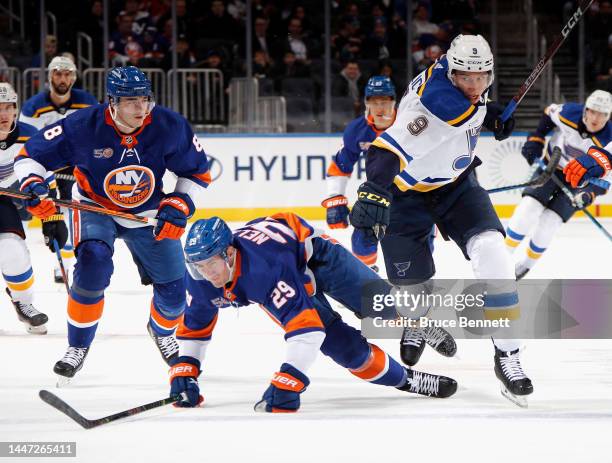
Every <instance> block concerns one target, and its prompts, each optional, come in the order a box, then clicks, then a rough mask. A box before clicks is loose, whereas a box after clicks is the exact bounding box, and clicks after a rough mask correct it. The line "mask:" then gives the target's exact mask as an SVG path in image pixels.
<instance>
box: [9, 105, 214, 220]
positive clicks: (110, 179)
mask: <svg viewBox="0 0 612 463" xmlns="http://www.w3.org/2000/svg"><path fill="white" fill-rule="evenodd" d="M66 166H74V176H75V177H76V185H75V187H74V189H73V198H74V199H77V200H87V201H92V202H94V203H97V204H99V205H100V206H103V207H106V208H107V209H112V210H117V211H127V212H130V213H133V214H138V213H140V214H141V215H145V216H148V217H154V216H155V213H156V210H157V208H158V206H159V203H160V201H161V199H162V198H163V195H164V192H163V190H162V188H163V185H162V177H163V175H164V173H165V172H166V170H170V171H171V172H174V173H175V174H176V175H177V176H178V180H177V184H176V188H175V191H177V192H181V193H185V194H188V195H190V196H191V197H192V199H193V200H194V201H195V199H196V197H197V195H198V193H199V192H200V190H201V189H202V188H206V187H207V186H208V184H209V183H210V173H209V171H208V161H207V158H206V154H205V152H204V148H203V147H202V145H201V144H200V142H199V141H198V139H197V137H196V136H195V135H194V134H193V131H192V130H191V127H190V126H189V123H188V122H187V120H185V118H184V117H182V116H181V115H179V114H177V113H175V112H173V111H170V110H169V109H166V108H163V107H161V106H155V107H154V108H153V110H152V111H151V113H150V114H149V115H148V116H147V117H146V118H145V120H144V123H143V125H142V127H140V128H139V129H138V130H136V131H135V132H133V133H131V134H129V135H125V134H122V133H121V132H120V131H119V130H118V129H117V128H116V126H115V124H114V122H113V120H112V118H111V115H110V112H109V108H108V105H107V104H104V105H96V106H91V107H89V108H85V109H82V110H80V111H78V112H76V113H75V114H72V115H71V116H70V117H67V118H65V119H62V120H61V121H59V122H57V123H56V124H53V125H51V126H49V127H46V128H45V129H43V130H41V131H40V132H38V133H37V134H36V135H35V136H33V137H32V138H30V139H29V140H28V141H27V142H26V144H25V146H24V147H23V148H22V150H21V152H20V154H19V155H18V157H17V159H16V161H15V172H16V174H17V177H18V178H19V179H20V180H23V179H24V178H25V177H27V176H28V175H30V174H37V175H41V176H42V175H43V173H44V171H47V170H53V171H56V170H58V169H61V168H63V167H66ZM115 220H117V222H118V223H120V224H121V225H124V226H128V227H134V226H140V224H135V223H134V222H128V221H126V220H124V219H119V218H115Z"/></svg>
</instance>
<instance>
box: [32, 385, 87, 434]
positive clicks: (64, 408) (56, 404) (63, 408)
mask: <svg viewBox="0 0 612 463" xmlns="http://www.w3.org/2000/svg"><path fill="white" fill-rule="evenodd" d="M38 396H39V397H40V398H41V399H42V401H43V402H46V403H48V404H49V405H51V406H52V407H53V408H55V409H56V410H59V411H60V412H62V413H63V414H64V415H66V416H67V417H68V418H70V419H72V420H73V421H76V422H77V423H78V424H80V425H81V426H82V427H83V428H85V429H90V428H92V427H93V426H94V425H93V422H92V421H91V420H88V419H87V418H85V417H84V416H83V415H81V414H80V413H79V412H77V411H76V410H75V409H74V408H72V407H71V406H70V405H68V404H67V403H66V402H64V401H63V400H62V399H60V398H59V397H58V396H56V395H55V394H53V393H51V392H49V391H45V390H44V389H43V390H41V391H39V392H38Z"/></svg>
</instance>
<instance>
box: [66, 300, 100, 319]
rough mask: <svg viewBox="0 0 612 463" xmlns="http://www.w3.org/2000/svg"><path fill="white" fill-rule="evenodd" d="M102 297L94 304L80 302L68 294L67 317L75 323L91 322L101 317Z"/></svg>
mask: <svg viewBox="0 0 612 463" xmlns="http://www.w3.org/2000/svg"><path fill="white" fill-rule="evenodd" d="M103 309H104V299H101V300H100V301H98V302H96V303H95V304H81V303H80V302H77V301H75V300H74V299H72V296H68V317H69V318H70V319H71V320H74V321H75V322H77V323H92V322H96V321H98V320H99V319H100V318H101V317H102V311H103Z"/></svg>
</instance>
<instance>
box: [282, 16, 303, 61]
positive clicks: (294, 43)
mask: <svg viewBox="0 0 612 463" xmlns="http://www.w3.org/2000/svg"><path fill="white" fill-rule="evenodd" d="M285 50H291V51H292V52H293V54H294V55H295V59H296V60H297V61H299V62H301V63H307V62H308V45H307V44H306V39H305V37H304V35H303V30H302V21H301V20H299V19H298V18H291V19H290V20H289V25H288V26H287V41H286V43H285Z"/></svg>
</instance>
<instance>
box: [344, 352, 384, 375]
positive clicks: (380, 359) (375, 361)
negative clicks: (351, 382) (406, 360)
mask: <svg viewBox="0 0 612 463" xmlns="http://www.w3.org/2000/svg"><path fill="white" fill-rule="evenodd" d="M385 368H387V354H386V353H385V352H384V351H383V350H382V349H381V348H380V347H378V346H376V345H374V344H370V356H369V357H368V359H367V360H366V362H365V363H364V364H363V366H361V367H360V368H356V369H354V370H350V372H351V373H353V374H354V375H355V376H357V377H358V378H361V379H364V380H366V381H370V380H371V379H373V378H376V377H377V376H378V375H380V374H381V373H382V372H383V371H384V370H385Z"/></svg>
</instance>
